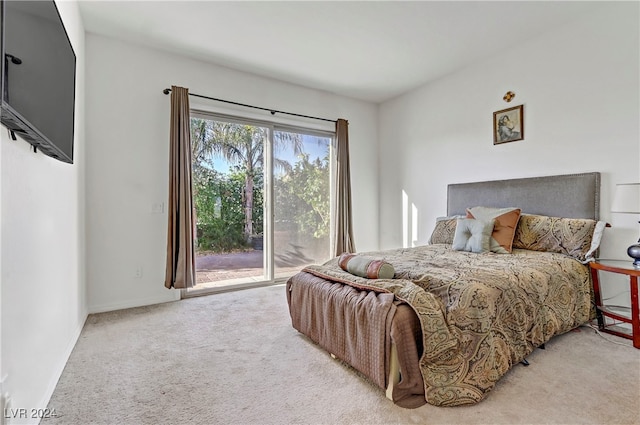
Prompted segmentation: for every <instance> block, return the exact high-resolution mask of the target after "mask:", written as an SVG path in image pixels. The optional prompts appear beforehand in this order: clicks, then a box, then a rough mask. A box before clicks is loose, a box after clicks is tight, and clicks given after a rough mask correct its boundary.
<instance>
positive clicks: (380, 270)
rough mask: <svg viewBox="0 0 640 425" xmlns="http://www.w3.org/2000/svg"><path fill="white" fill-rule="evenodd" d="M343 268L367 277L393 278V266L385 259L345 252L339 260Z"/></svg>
mask: <svg viewBox="0 0 640 425" xmlns="http://www.w3.org/2000/svg"><path fill="white" fill-rule="evenodd" d="M338 261H339V263H340V267H341V268H342V270H344V271H347V272H349V273H351V274H353V275H356V276H360V277H366V278H367V279H393V276H394V275H395V274H396V271H395V270H394V268H393V266H392V265H391V264H389V263H387V262H386V261H384V260H381V259H377V258H372V257H366V256H363V255H356V254H351V253H348V252H343V253H342V254H340V259H339V260H338Z"/></svg>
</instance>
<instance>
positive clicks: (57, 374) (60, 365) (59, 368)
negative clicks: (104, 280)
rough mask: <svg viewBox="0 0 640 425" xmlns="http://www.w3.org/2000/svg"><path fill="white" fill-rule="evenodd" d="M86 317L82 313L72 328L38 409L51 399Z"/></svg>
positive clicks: (37, 420) (42, 407)
mask: <svg viewBox="0 0 640 425" xmlns="http://www.w3.org/2000/svg"><path fill="white" fill-rule="evenodd" d="M87 317H88V314H87V313H86V312H85V313H84V318H83V319H82V322H81V323H80V324H79V325H78V327H77V328H76V329H75V330H74V332H73V334H72V335H71V338H70V340H69V342H68V343H67V346H66V348H65V350H64V352H63V355H62V358H61V359H60V360H59V361H58V363H57V365H56V367H55V369H54V370H53V376H52V378H51V380H50V382H49V385H48V386H47V390H46V392H45V393H44V395H43V397H42V401H41V402H40V407H39V408H40V409H46V408H47V406H48V404H49V400H51V396H52V395H53V392H54V391H55V389H56V386H57V385H58V381H59V380H60V377H61V376H62V372H63V371H64V368H65V366H66V365H67V361H68V360H69V357H70V356H71V353H72V352H73V349H74V347H75V346H76V343H77V342H78V339H79V338H80V334H81V333H82V328H84V324H85V322H86V321H87ZM39 422H40V420H39V419H36V422H34V423H36V424H37V423H39Z"/></svg>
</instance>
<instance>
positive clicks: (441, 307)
mask: <svg viewBox="0 0 640 425" xmlns="http://www.w3.org/2000/svg"><path fill="white" fill-rule="evenodd" d="M363 255H370V256H376V257H377V258H382V259H384V260H386V261H388V262H389V263H391V264H392V265H393V266H394V268H395V271H396V273H395V276H394V279H375V280H372V279H364V278H360V277H357V276H354V275H352V274H350V273H348V272H345V271H344V270H342V269H341V268H340V266H339V265H338V262H337V259H333V260H330V261H328V262H327V263H325V264H324V265H321V266H309V267H307V268H305V270H304V271H306V272H308V273H311V274H314V275H316V276H319V277H322V278H325V279H328V280H332V281H338V282H342V283H345V284H348V285H351V286H354V287H356V288H359V289H368V290H373V291H378V292H390V293H393V294H394V295H395V297H396V298H398V299H400V300H402V301H404V302H406V303H407V304H409V305H410V306H411V307H412V308H413V310H414V311H415V312H416V314H417V316H418V318H419V319H420V323H421V327H422V334H423V335H422V337H423V346H424V352H423V355H422V358H421V359H420V370H421V372H422V376H423V380H424V386H425V398H426V401H427V403H429V404H432V405H440V406H455V405H463V404H471V403H476V402H478V401H480V400H482V399H483V398H484V397H485V396H486V395H487V393H488V392H489V391H490V390H491V389H492V388H493V387H494V385H495V384H496V382H497V381H498V380H499V379H500V378H501V377H502V376H503V375H504V374H505V373H506V372H507V371H508V370H509V369H510V368H511V367H512V366H513V365H514V364H517V363H519V362H520V361H522V360H523V359H524V358H525V357H526V356H527V355H528V354H530V353H531V352H532V351H533V350H534V348H535V347H537V346H539V345H541V344H543V343H545V342H546V341H548V340H549V339H550V338H551V337H553V336H554V335H558V334H561V333H564V332H567V331H569V330H571V329H573V328H575V327H577V326H580V325H582V324H584V323H585V322H587V321H588V320H589V319H590V317H592V315H593V311H592V303H591V298H592V297H591V293H592V289H591V281H590V276H589V269H588V266H586V265H583V264H581V263H580V262H579V261H577V260H575V259H573V258H571V257H568V256H565V255H562V254H557V253H549V252H536V251H528V250H521V249H514V250H513V253H512V254H511V255H508V254H494V253H485V254H474V253H468V252H460V251H453V250H452V249H451V248H450V245H445V244H435V245H428V246H421V247H415V248H407V249H397V250H389V251H382V252H374V253H363Z"/></svg>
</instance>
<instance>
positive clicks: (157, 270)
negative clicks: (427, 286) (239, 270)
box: [86, 34, 378, 312]
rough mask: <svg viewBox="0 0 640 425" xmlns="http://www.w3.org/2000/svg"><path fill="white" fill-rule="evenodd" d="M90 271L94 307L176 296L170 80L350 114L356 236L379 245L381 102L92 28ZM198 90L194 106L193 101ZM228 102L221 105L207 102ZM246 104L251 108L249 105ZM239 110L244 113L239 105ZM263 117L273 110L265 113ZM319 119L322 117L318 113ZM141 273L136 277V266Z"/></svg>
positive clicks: (305, 110)
mask: <svg viewBox="0 0 640 425" xmlns="http://www.w3.org/2000/svg"><path fill="white" fill-rule="evenodd" d="M86 43H87V276H88V300H89V301H88V302H89V310H90V311H91V312H98V311H105V310H113V309H118V308H125V307H132V306H138V305H145V304H151V303H157V302H162V301H170V300H174V299H176V298H177V297H178V296H179V294H178V291H175V290H167V289H166V288H165V287H164V285H163V283H164V272H165V249H166V228H167V215H166V213H165V214H152V213H151V207H152V205H153V204H154V203H159V202H164V203H165V204H166V200H167V196H168V195H167V194H168V189H167V186H168V138H169V135H168V134H169V112H170V98H169V96H166V95H164V94H163V93H162V90H163V89H164V88H166V87H170V86H171V85H178V86H183V87H188V88H189V89H190V91H191V92H192V93H197V94H202V95H205V96H212V97H218V98H222V99H228V100H232V101H236V102H241V103H247V104H252V105H258V106H263V107H269V108H274V109H278V110H283V111H290V112H296V113H301V114H306V115H313V116H320V117H326V118H332V119H335V118H346V119H348V120H349V123H350V125H349V130H350V134H349V137H350V140H349V141H350V148H351V158H352V174H351V175H352V188H353V198H354V216H355V217H356V218H357V219H356V220H355V224H354V226H355V235H354V237H355V241H356V247H357V248H358V249H359V250H369V249H377V247H378V234H377V228H378V216H377V208H378V199H377V195H378V189H377V170H376V164H377V155H378V152H377V126H376V117H377V108H376V106H375V105H373V104H368V103H365V102H359V101H354V100H351V99H348V98H344V97H340V96H336V95H332V94H329V93H326V92H321V91H317V90H312V89H307V88H302V87H299V86H295V85H291V84H287V83H283V82H278V81H275V80H270V79H266V78H262V77H257V76H253V75H250V74H244V73H241V72H237V71H233V70H230V69H226V68H222V67H218V66H213V65H209V64H205V63H203V62H198V61H194V60H192V59H188V58H185V57H181V56H176V55H173V54H169V53H165V52H162V51H158V50H152V49H149V48H144V47H139V46H134V45H131V44H127V43H122V42H120V41H117V40H114V39H110V38H106V37H103V36H99V35H95V34H87V39H86ZM191 99H192V102H193V103H192V107H193V106H194V103H195V101H194V100H193V99H194V98H191ZM200 105H201V106H209V107H211V108H212V109H216V110H220V108H221V104H219V103H215V102H209V103H208V104H207V103H205V104H202V103H201V104H200ZM241 112H245V113H249V112H250V110H249V111H248V110H244V111H241ZM238 113H240V112H238ZM262 117H263V118H270V114H268V113H265V114H264V115H263V116H262ZM311 124H316V122H315V121H314V122H312V123H311ZM139 266H140V267H142V269H143V276H142V278H140V279H136V278H134V272H135V269H136V268H137V267H139Z"/></svg>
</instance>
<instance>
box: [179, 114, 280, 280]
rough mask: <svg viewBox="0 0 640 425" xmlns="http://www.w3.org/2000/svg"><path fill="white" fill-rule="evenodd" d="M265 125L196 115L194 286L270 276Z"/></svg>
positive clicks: (193, 132)
mask: <svg viewBox="0 0 640 425" xmlns="http://www.w3.org/2000/svg"><path fill="white" fill-rule="evenodd" d="M268 139H269V129H268V128H266V127H261V126H255V125H247V124H242V123H235V122H226V121H219V120H214V119H208V118H202V117H197V116H195V117H192V118H191V140H192V153H193V158H192V160H193V162H192V170H193V198H194V208H195V228H196V229H195V231H196V254H197V256H196V281H197V285H196V287H194V288H193V290H202V289H207V288H216V287H220V286H228V285H234V284H246V283H252V282H260V281H264V280H266V279H268V277H267V276H266V275H265V269H266V268H265V263H264V258H265V256H264V252H263V248H264V244H263V234H264V233H263V231H264V214H263V211H264V190H265V187H264V166H265V163H264V159H265V146H266V144H267V142H268Z"/></svg>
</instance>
